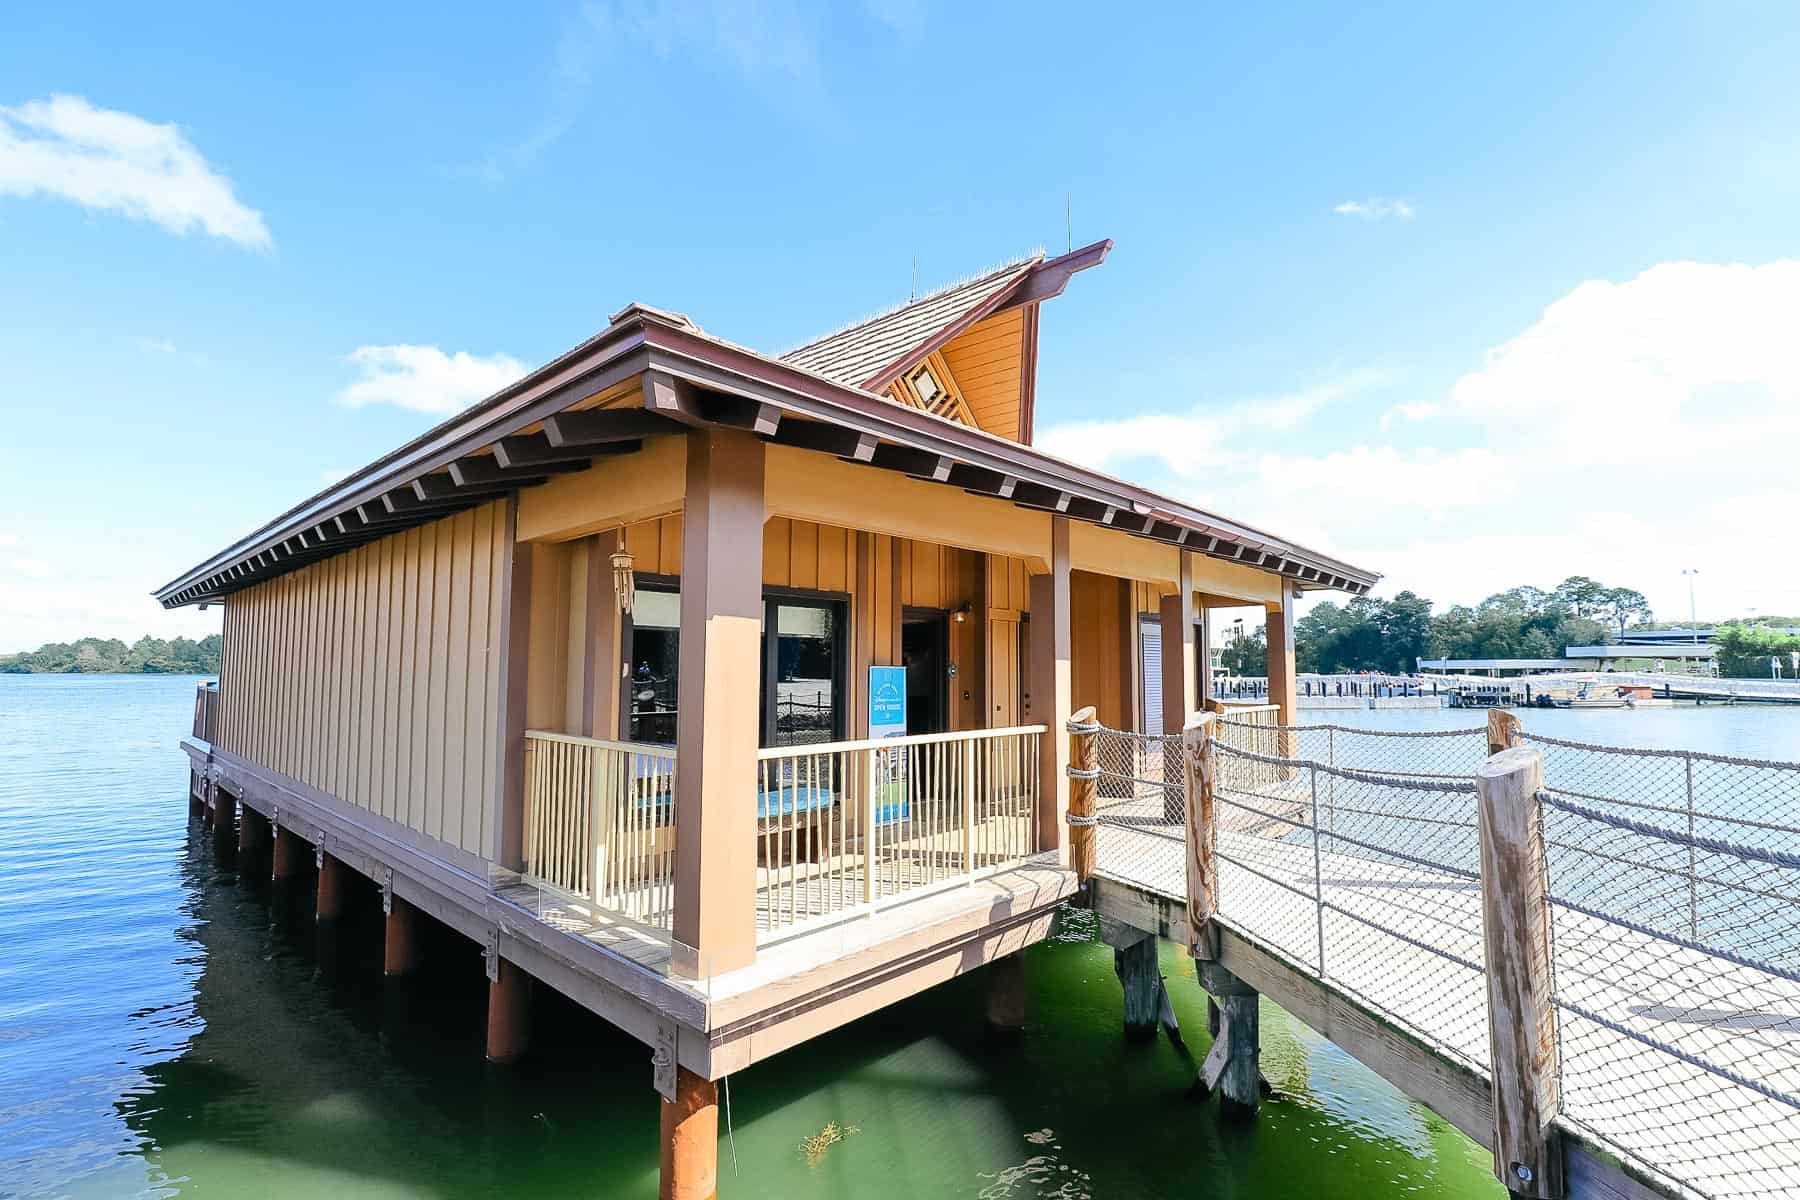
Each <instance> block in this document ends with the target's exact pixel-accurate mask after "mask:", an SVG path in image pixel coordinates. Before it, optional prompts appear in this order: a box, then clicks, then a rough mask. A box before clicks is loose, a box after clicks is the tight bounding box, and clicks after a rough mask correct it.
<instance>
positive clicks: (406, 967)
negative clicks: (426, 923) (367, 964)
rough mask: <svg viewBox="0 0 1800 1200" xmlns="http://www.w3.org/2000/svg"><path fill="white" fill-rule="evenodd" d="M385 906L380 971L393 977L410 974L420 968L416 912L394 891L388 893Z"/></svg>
mask: <svg viewBox="0 0 1800 1200" xmlns="http://www.w3.org/2000/svg"><path fill="white" fill-rule="evenodd" d="M385 907H386V910H387V915H386V917H385V919H384V924H383V936H382V956H381V972H382V974H384V975H386V976H388V977H390V978H394V977H397V976H401V975H406V974H409V973H410V972H411V971H412V969H413V968H414V967H416V966H418V965H419V930H418V921H417V910H415V909H414V908H413V906H412V905H410V904H408V903H407V902H406V901H404V900H402V899H401V898H400V897H398V896H396V895H394V894H393V892H392V891H390V892H388V894H387V897H386V900H385Z"/></svg>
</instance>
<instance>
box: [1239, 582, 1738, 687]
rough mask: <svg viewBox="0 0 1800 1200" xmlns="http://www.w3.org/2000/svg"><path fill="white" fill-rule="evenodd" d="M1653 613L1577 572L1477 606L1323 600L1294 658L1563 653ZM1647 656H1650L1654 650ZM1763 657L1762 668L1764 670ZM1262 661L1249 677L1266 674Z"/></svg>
mask: <svg viewBox="0 0 1800 1200" xmlns="http://www.w3.org/2000/svg"><path fill="white" fill-rule="evenodd" d="M1649 618H1650V605H1649V604H1648V603H1647V602H1646V601H1645V599H1644V596H1643V593H1641V592H1638V591H1634V590H1633V589H1631V588H1614V587H1607V586H1605V585H1604V584H1601V583H1598V582H1596V581H1595V580H1592V579H1589V578H1588V577H1587V576H1585V575H1572V576H1570V577H1569V578H1567V579H1565V580H1563V581H1562V582H1561V583H1559V584H1557V585H1556V586H1555V587H1554V588H1552V589H1550V590H1549V591H1545V590H1544V589H1542V588H1536V587H1530V586H1525V587H1516V588H1511V589H1509V590H1507V591H1504V592H1499V593H1497V594H1495V595H1492V596H1489V597H1488V598H1487V599H1486V600H1483V601H1482V602H1481V603H1480V604H1477V605H1474V606H1473V607H1471V606H1469V605H1466V604H1459V605H1456V606H1455V607H1454V608H1448V609H1445V610H1444V611H1443V612H1441V613H1438V614H1436V615H1433V613H1432V611H1431V601H1429V600H1427V599H1425V598H1424V597H1423V596H1419V595H1417V594H1415V593H1413V592H1401V593H1400V594H1399V595H1397V596H1395V597H1394V598H1393V599H1391V600H1380V599H1376V598H1375V597H1372V596H1358V597H1357V598H1356V599H1354V600H1352V601H1350V602H1349V603H1348V604H1343V605H1338V604H1334V603H1331V602H1329V601H1328V602H1326V603H1324V604H1321V605H1319V606H1318V607H1316V608H1314V609H1313V610H1312V611H1311V612H1309V613H1307V614H1306V616H1304V617H1302V618H1300V620H1299V621H1297V622H1296V623H1295V625H1294V660H1295V664H1296V665H1297V666H1298V668H1299V669H1300V670H1302V671H1316V672H1318V673H1320V674H1326V675H1329V674H1336V673H1338V672H1343V671H1386V672H1391V673H1395V674H1399V673H1405V672H1411V671H1416V670H1417V669H1418V663H1419V659H1421V658H1561V657H1563V649H1564V648H1565V647H1567V646H1597V645H1605V644H1607V643H1610V642H1612V641H1614V640H1616V637H1617V635H1619V634H1623V633H1624V632H1625V630H1626V629H1627V628H1628V627H1629V626H1630V625H1631V624H1632V623H1633V622H1634V621H1646V620H1648V619H1649ZM1646 656H1647V657H1649V656H1651V655H1649V654H1647V655H1646ZM1767 666H1768V664H1767V660H1766V658H1765V660H1764V671H1765V673H1766V671H1767ZM1261 672H1262V666H1261V660H1260V659H1259V660H1258V665H1257V667H1256V669H1255V670H1254V671H1251V672H1247V673H1250V674H1261Z"/></svg>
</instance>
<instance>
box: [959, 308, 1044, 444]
mask: <svg viewBox="0 0 1800 1200" xmlns="http://www.w3.org/2000/svg"><path fill="white" fill-rule="evenodd" d="M1024 339H1025V310H1024V309H1023V308H1014V309H1009V310H1008V311H1006V312H1003V313H1001V314H999V315H998V316H993V317H989V318H988V319H987V320H985V321H982V322H980V323H979V324H977V325H975V326H974V327H972V328H971V329H969V330H968V331H967V332H966V333H964V334H962V335H961V336H959V337H957V338H955V339H954V340H952V341H951V342H950V343H949V344H948V345H946V346H945V347H944V350H943V357H944V363H945V365H946V366H948V367H949V368H950V373H951V375H952V376H954V377H955V380H956V386H957V387H958V388H959V389H960V390H961V391H962V395H963V399H964V400H965V401H966V402H967V403H968V406H969V412H970V414H971V415H972V416H973V417H974V418H975V423H976V424H977V425H978V426H980V427H981V428H982V429H985V430H987V431H988V432H989V433H992V434H997V435H999V436H1000V437H1004V438H1011V439H1012V440H1013V441H1018V440H1019V395H1020V386H1019V385H1020V381H1021V379H1022V377H1023V373H1024V361H1025V341H1024Z"/></svg>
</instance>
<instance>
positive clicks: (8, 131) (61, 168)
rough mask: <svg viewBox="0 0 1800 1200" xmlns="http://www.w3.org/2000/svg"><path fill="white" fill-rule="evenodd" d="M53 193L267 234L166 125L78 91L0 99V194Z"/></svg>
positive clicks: (261, 240)
mask: <svg viewBox="0 0 1800 1200" xmlns="http://www.w3.org/2000/svg"><path fill="white" fill-rule="evenodd" d="M40 194H41V195H47V196H59V197H61V198H62V199H65V200H70V201H73V202H74V203H76V204H79V205H81V206H82V207H84V208H92V209H98V210H101V211H104V212H117V213H122V214H123V215H125V216H127V217H133V218H136V219H138V220H145V221H154V222H155V223H156V224H158V225H160V226H162V227H163V228H164V229H166V230H168V231H169V232H170V233H177V234H185V233H189V232H192V231H193V230H195V229H201V230H204V231H205V232H206V233H208V234H211V235H212V236H213V237H219V238H224V239H226V240H227V241H232V242H236V243H237V244H239V245H241V246H248V247H252V248H256V249H266V248H268V247H269V246H270V245H271V244H272V239H271V238H270V236H269V229H268V226H267V225H265V224H264V223H263V218H262V214H261V213H259V212H257V211H256V210H255V209H253V208H249V207H247V206H246V205H244V204H243V203H242V202H241V201H239V200H238V198H237V194H236V192H235V191H234V189H233V187H232V183H231V180H229V179H227V178H226V177H225V176H224V175H222V174H220V173H219V172H218V171H216V170H215V169H214V168H213V167H212V165H211V164H210V163H208V162H207V161H206V159H205V157H204V156H202V155H201V153H200V151H199V150H197V149H196V148H195V147H194V145H193V143H192V142H190V141H188V139H187V137H186V136H185V135H184V134H183V133H182V131H181V129H180V128H179V127H178V126H176V125H172V124H170V125H158V124H155V123H153V122H151V121H146V120H144V119H143V118H142V117H138V116H133V115H132V114H131V113H126V112H119V111H117V110H114V109H105V108H96V107H94V105H92V104H90V103H89V102H88V101H87V100H86V99H84V98H83V97H80V96H51V97H50V98H49V99H48V100H33V101H30V102H29V103H26V104H21V105H18V106H17V107H11V108H9V107H0V195H13V196H35V195H40Z"/></svg>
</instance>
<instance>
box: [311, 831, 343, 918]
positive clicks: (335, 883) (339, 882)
mask: <svg viewBox="0 0 1800 1200" xmlns="http://www.w3.org/2000/svg"><path fill="white" fill-rule="evenodd" d="M316 861H317V863H318V867H319V899H318V907H317V908H316V909H315V910H314V915H315V916H316V917H317V919H319V920H321V921H335V920H337V919H338V917H340V916H341V915H343V911H344V885H345V883H346V882H347V880H346V879H345V875H346V874H348V872H349V868H348V867H346V866H344V864H343V863H341V862H339V861H338V860H337V859H335V858H333V857H332V856H331V855H329V854H327V853H325V851H324V850H323V849H321V850H319V851H318V852H317V860H316Z"/></svg>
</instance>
